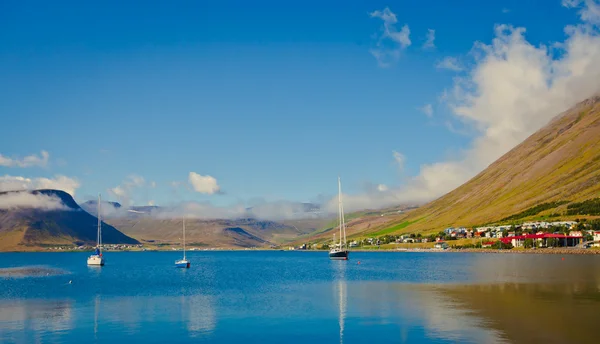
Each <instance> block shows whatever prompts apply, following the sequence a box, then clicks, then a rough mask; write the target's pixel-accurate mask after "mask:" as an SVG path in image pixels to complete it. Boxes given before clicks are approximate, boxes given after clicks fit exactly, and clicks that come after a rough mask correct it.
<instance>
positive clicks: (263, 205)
mask: <svg viewBox="0 0 600 344" xmlns="http://www.w3.org/2000/svg"><path fill="white" fill-rule="evenodd" d="M336 209H337V208H336ZM153 216H156V217H157V218H181V217H186V218H196V219H203V220H211V219H238V218H256V219H263V220H274V221H278V220H289V219H299V218H306V217H310V216H312V217H314V216H315V215H314V214H312V215H311V214H307V213H306V212H305V211H304V205H303V204H302V203H298V202H288V201H277V202H260V203H257V204H253V205H252V207H251V208H248V207H247V206H245V205H243V204H234V205H230V206H223V207H218V206H215V205H213V204H211V203H210V202H184V203H180V204H177V205H174V206H171V207H164V208H161V209H160V210H158V211H157V212H156V213H154V214H153Z"/></svg>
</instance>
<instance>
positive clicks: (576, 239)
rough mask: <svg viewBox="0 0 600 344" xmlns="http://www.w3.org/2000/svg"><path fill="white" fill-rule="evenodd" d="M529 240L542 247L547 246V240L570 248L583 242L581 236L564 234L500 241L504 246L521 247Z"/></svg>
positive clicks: (516, 236)
mask: <svg viewBox="0 0 600 344" xmlns="http://www.w3.org/2000/svg"><path fill="white" fill-rule="evenodd" d="M527 239H531V240H533V241H534V242H541V245H542V246H548V240H549V239H555V240H557V245H558V246H562V247H572V246H577V245H578V244H580V243H581V242H582V240H583V237H582V236H581V235H578V236H576V235H564V234H548V233H544V234H525V235H515V236H510V235H509V236H508V237H506V238H502V239H500V241H502V242H503V243H505V244H508V243H511V244H512V245H513V246H514V247H521V246H523V243H524V242H525V240H527Z"/></svg>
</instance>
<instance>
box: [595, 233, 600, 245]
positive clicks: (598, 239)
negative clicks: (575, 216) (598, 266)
mask: <svg viewBox="0 0 600 344" xmlns="http://www.w3.org/2000/svg"><path fill="white" fill-rule="evenodd" d="M594 247H600V232H594Z"/></svg>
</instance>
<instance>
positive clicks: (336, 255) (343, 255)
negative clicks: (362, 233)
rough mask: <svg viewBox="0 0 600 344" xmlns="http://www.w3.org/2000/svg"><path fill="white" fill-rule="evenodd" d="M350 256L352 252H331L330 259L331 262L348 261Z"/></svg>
mask: <svg viewBox="0 0 600 344" xmlns="http://www.w3.org/2000/svg"><path fill="white" fill-rule="evenodd" d="M349 254H350V252H348V251H347V250H343V251H335V252H329V259H331V260H348V256H349Z"/></svg>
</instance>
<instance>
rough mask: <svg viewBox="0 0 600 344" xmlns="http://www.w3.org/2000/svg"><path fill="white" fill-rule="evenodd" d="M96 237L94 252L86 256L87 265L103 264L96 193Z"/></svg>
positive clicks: (100, 227) (100, 222)
mask: <svg viewBox="0 0 600 344" xmlns="http://www.w3.org/2000/svg"><path fill="white" fill-rule="evenodd" d="M97 207H98V209H97V210H98V237H97V238H96V249H95V250H94V254H92V255H91V256H89V257H88V259H87V264H88V265H97V266H103V265H104V257H103V256H102V220H101V219H100V194H98V205H97Z"/></svg>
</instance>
